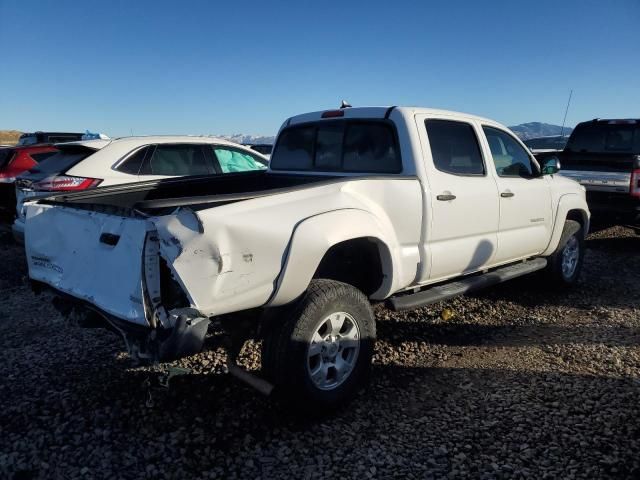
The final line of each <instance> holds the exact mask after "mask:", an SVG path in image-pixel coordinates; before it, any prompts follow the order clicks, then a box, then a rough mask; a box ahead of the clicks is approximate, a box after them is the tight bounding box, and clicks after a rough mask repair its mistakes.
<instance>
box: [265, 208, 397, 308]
mask: <svg viewBox="0 0 640 480" xmlns="http://www.w3.org/2000/svg"><path fill="white" fill-rule="evenodd" d="M384 230H385V229H384V227H383V226H382V225H381V222H379V221H378V219H377V218H376V217H374V216H373V215H372V214H370V213H368V212H365V211H363V210H356V209H346V210H337V211H332V212H328V213H324V214H321V215H317V216H314V217H311V218H308V219H306V220H304V221H303V222H301V223H300V224H299V225H298V226H297V227H296V229H295V230H294V233H293V235H292V237H291V241H290V244H289V247H288V249H287V253H286V256H285V258H284V259H283V267H282V269H281V272H280V275H279V276H278V279H277V280H276V289H275V293H274V295H273V296H272V298H271V299H270V301H269V302H268V306H269V307H275V306H280V305H284V304H286V303H289V302H291V301H293V300H295V299H296V298H297V297H299V296H300V295H301V294H302V293H304V291H305V290H306V289H307V287H308V285H309V283H310V282H311V280H312V279H314V278H328V279H331V280H338V281H342V282H345V283H349V284H351V285H353V286H355V287H357V288H359V289H361V290H362V291H363V292H364V293H365V294H366V295H367V296H369V297H370V298H373V299H383V298H385V297H386V296H388V295H389V294H390V292H392V291H393V283H394V279H395V278H397V274H396V272H395V271H394V269H395V266H396V262H394V260H393V243H392V242H393V240H390V239H389V236H390V235H389V234H388V233H385V231H384ZM343 261H346V262H347V263H348V265H344V264H343ZM338 263H340V265H338ZM365 266H366V267H367V270H366V272H367V274H369V275H370V276H369V277H368V278H364V277H363V275H357V274H358V273H360V269H362V268H364V267H365ZM341 267H351V269H349V268H347V269H346V270H345V269H344V268H341ZM350 273H351V274H356V275H351V276H350ZM376 276H377V278H375V277H376ZM358 277H360V278H358Z"/></svg>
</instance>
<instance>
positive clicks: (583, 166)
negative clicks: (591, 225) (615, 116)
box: [536, 118, 640, 231]
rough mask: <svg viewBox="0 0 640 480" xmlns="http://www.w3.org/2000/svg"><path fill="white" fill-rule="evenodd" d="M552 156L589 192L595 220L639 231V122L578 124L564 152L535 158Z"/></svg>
mask: <svg viewBox="0 0 640 480" xmlns="http://www.w3.org/2000/svg"><path fill="white" fill-rule="evenodd" d="M553 156H557V157H558V159H559V160H560V165H561V167H562V169H561V171H560V173H561V174H562V175H564V176H566V177H569V178H572V179H574V180H576V181H577V182H579V183H581V184H582V185H583V186H584V187H585V188H586V189H587V202H588V204H589V210H591V213H592V214H593V218H594V220H600V221H602V222H603V223H609V224H611V223H615V224H629V225H631V226H633V227H636V228H640V119H619V120H603V119H598V118H597V119H595V120H591V121H589V122H582V123H579V124H578V125H577V126H576V128H575V130H574V131H573V132H572V133H571V136H570V137H569V141H568V142H567V146H566V147H565V148H564V150H562V151H561V152H555V153H541V154H539V155H536V157H537V158H538V160H539V161H540V163H541V164H544V163H545V161H548V160H549V159H550V158H552V157H553ZM636 231H637V230H636Z"/></svg>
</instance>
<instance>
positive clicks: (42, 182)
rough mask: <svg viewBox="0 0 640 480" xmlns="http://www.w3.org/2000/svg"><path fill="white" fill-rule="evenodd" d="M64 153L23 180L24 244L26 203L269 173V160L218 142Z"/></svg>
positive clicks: (162, 142) (173, 140) (106, 145)
mask: <svg viewBox="0 0 640 480" xmlns="http://www.w3.org/2000/svg"><path fill="white" fill-rule="evenodd" d="M57 148H58V149H59V152H58V153H57V154H56V155H53V156H51V157H50V158H48V159H47V160H46V161H44V162H41V163H40V164H39V165H38V166H37V167H36V168H33V169H32V170H31V171H30V172H28V173H26V174H24V175H21V176H20V177H19V179H18V181H17V184H16V197H17V204H14V205H16V207H15V208H16V211H17V216H16V220H15V222H14V225H13V234H14V238H15V239H16V240H17V241H19V242H20V241H22V237H23V235H24V212H23V211H22V204H23V203H24V201H25V200H26V199H29V198H33V197H37V196H46V195H50V194H51V193H52V192H74V191H80V190H87V189H90V188H95V187H106V186H109V185H119V184H127V183H134V182H143V181H149V180H158V179H163V178H170V177H179V176H190V175H214V174H220V173H229V172H241V171H247V170H249V171H251V170H261V169H266V167H267V163H268V161H267V159H266V158H264V157H263V156H261V155H260V154H258V153H256V152H253V151H251V150H249V149H247V148H244V147H242V146H240V145H237V144H234V143H231V142H228V141H226V140H222V139H219V138H214V137H188V136H149V137H124V138H118V139H114V140H86V141H82V142H71V143H65V144H61V145H58V146H57Z"/></svg>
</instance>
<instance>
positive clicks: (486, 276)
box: [387, 258, 547, 311]
mask: <svg viewBox="0 0 640 480" xmlns="http://www.w3.org/2000/svg"><path fill="white" fill-rule="evenodd" d="M546 266H547V260H546V258H535V259H533V260H529V261H526V262H521V263H516V264H512V265H508V266H506V267H500V268H496V269H495V270H491V271H490V272H487V273H483V274H480V275H472V276H469V277H466V278H462V279H461V280H454V281H451V282H449V283H444V284H441V285H438V286H436V287H430V288H426V289H425V290H421V291H419V292H416V293H406V294H401V295H394V296H393V297H391V298H389V300H387V304H388V306H389V307H390V308H391V309H392V310H395V311H398V310H408V309H410V308H418V307H424V306H425V305H429V304H431V303H436V302H441V301H443V300H448V299H450V298H453V297H457V296H458V295H463V294H465V293H469V292H472V291H474V290H480V289H481V288H486V287H491V286H493V285H497V284H498V283H502V282H506V281H507V280H511V279H513V278H517V277H520V276H522V275H527V274H528V273H533V272H535V271H537V270H542V269H543V268H544V267H546Z"/></svg>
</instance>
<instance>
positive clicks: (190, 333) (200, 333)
mask: <svg viewBox="0 0 640 480" xmlns="http://www.w3.org/2000/svg"><path fill="white" fill-rule="evenodd" d="M208 327H209V319H208V318H206V317H195V318H194V317H190V316H188V315H185V314H183V315H180V316H178V318H177V320H176V322H175V324H174V326H173V328H172V330H171V333H170V334H169V336H168V337H167V338H166V339H165V340H163V341H161V342H159V345H158V360H159V361H161V362H167V361H171V360H177V359H178V358H182V357H188V356H190V355H195V354H196V353H199V352H200V351H201V350H202V346H203V344H204V337H205V336H206V335H207V329H208Z"/></svg>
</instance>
